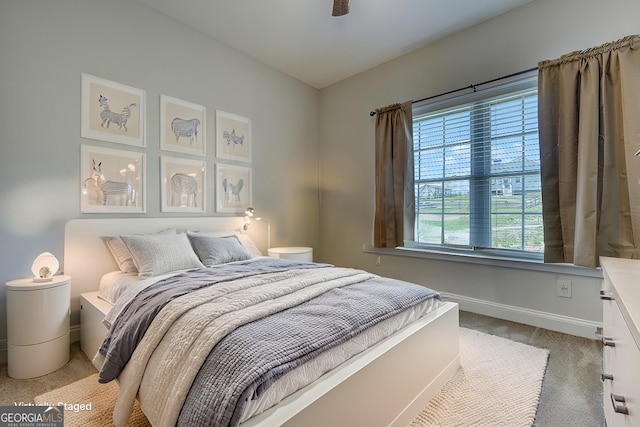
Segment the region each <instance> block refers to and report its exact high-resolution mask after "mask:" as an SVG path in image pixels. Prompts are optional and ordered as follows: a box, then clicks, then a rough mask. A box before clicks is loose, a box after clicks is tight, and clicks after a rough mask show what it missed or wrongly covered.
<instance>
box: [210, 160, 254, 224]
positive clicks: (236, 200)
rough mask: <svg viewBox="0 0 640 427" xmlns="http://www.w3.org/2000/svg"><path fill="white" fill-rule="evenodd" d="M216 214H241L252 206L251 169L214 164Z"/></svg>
mask: <svg viewBox="0 0 640 427" xmlns="http://www.w3.org/2000/svg"><path fill="white" fill-rule="evenodd" d="M215 182H216V212H227V213H243V212H244V211H245V209H246V207H247V206H252V205H253V203H252V188H251V187H252V185H251V168H250V167H247V166H239V165H231V164H226V163H216V179H215Z"/></svg>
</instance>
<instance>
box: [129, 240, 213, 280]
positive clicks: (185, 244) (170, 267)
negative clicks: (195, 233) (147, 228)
mask: <svg viewBox="0 0 640 427" xmlns="http://www.w3.org/2000/svg"><path fill="white" fill-rule="evenodd" d="M120 237H121V238H122V241H123V242H124V243H125V244H126V245H127V248H129V251H130V252H131V255H132V257H133V261H134V262H135V264H136V267H137V268H138V276H139V277H152V276H158V275H160V274H164V273H169V272H171V271H177V270H188V269H192V268H202V263H201V262H200V260H199V259H198V256H197V255H196V254H195V252H194V251H193V248H192V247H191V244H190V243H189V239H188V238H187V235H186V234H184V233H179V234H147V235H127V236H120Z"/></svg>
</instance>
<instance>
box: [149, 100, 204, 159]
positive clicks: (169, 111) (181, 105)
mask: <svg viewBox="0 0 640 427" xmlns="http://www.w3.org/2000/svg"><path fill="white" fill-rule="evenodd" d="M206 118H207V109H206V108H205V107H203V106H202V105H198V104H194V103H192V102H188V101H183V100H181V99H178V98H172V97H170V96H167V95H160V148H161V149H163V150H168V151H176V152H178V153H187V154H195V155H199V156H204V155H205V153H206V146H207V134H206Z"/></svg>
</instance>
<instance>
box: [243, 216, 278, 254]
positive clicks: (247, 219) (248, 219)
mask: <svg viewBox="0 0 640 427" xmlns="http://www.w3.org/2000/svg"><path fill="white" fill-rule="evenodd" d="M254 214H255V209H253V208H247V209H246V210H245V211H244V227H242V228H243V229H245V230H248V229H249V224H251V218H253V216H254ZM253 219H255V220H256V221H265V222H266V223H267V249H269V248H270V247H271V223H270V222H269V221H268V220H266V219H265V218H261V217H256V218H253Z"/></svg>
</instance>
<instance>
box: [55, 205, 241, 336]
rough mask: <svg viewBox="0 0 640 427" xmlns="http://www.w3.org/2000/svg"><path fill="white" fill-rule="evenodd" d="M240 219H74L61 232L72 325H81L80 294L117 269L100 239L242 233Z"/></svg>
mask: <svg viewBox="0 0 640 427" xmlns="http://www.w3.org/2000/svg"><path fill="white" fill-rule="evenodd" d="M243 225H244V219H243V217H191V218H96V219H93V218H92V219H74V220H71V221H69V222H67V224H66V226H65V231H64V261H63V262H64V264H63V269H64V274H68V275H69V276H71V324H72V325H77V324H79V323H80V318H79V312H80V294H82V293H85V292H93V291H97V290H98V286H99V284H100V278H101V277H102V275H104V274H105V273H108V272H110V271H114V270H117V269H118V266H117V265H116V263H115V261H114V260H113V258H112V256H111V253H110V252H109V249H108V248H107V246H106V244H105V243H104V241H103V240H102V236H117V235H119V234H141V233H153V232H156V231H160V230H164V229H167V228H172V227H175V228H176V229H177V230H179V231H180V230H194V231H195V230H198V231H229V230H236V231H238V230H241V229H242V226H243Z"/></svg>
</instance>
